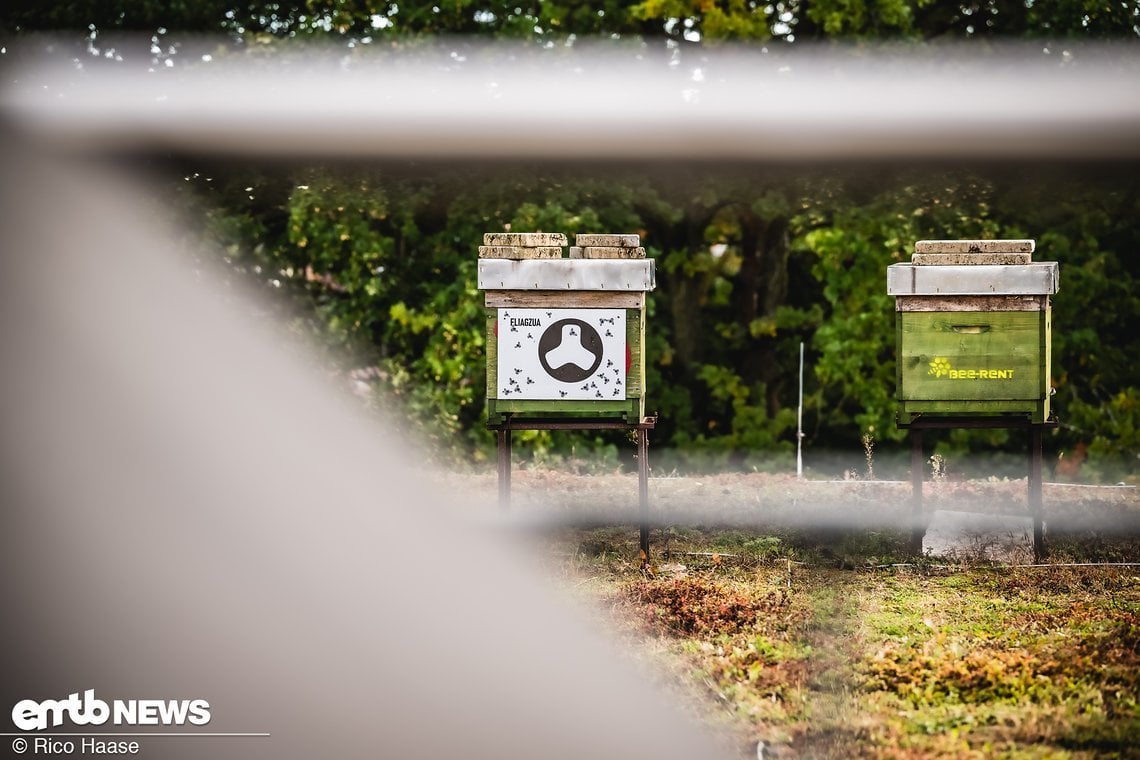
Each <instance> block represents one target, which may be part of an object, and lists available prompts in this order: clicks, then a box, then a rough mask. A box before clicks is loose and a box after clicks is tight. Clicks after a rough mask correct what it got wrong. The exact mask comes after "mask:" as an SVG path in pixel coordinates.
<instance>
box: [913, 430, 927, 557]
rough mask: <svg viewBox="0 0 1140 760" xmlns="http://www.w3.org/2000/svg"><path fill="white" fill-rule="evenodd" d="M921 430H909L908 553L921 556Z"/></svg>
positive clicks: (923, 527)
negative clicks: (909, 507)
mask: <svg viewBox="0 0 1140 760" xmlns="http://www.w3.org/2000/svg"><path fill="white" fill-rule="evenodd" d="M922 471H923V459H922V430H921V429H919V428H917V427H912V428H911V429H910V494H911V496H910V498H911V527H910V553H911V554H914V555H921V554H922V539H923V538H924V537H925V536H926V524H925V520H924V519H923V515H922Z"/></svg>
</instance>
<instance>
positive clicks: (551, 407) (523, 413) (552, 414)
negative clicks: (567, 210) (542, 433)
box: [479, 235, 654, 425]
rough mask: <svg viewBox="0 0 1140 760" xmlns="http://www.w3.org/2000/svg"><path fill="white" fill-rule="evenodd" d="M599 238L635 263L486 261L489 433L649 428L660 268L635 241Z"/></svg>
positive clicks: (482, 278)
mask: <svg viewBox="0 0 1140 760" xmlns="http://www.w3.org/2000/svg"><path fill="white" fill-rule="evenodd" d="M579 237H580V238H585V237H586V236H579ZM593 237H594V238H598V239H602V240H603V242H607V243H608V242H614V241H617V242H622V243H626V245H625V248H626V249H629V250H631V251H634V255H633V256H632V257H630V258H620V259H619V258H585V257H580V256H576V257H575V258H557V257H548V258H541V259H540V258H526V259H524V258H517V259H506V258H490V257H486V258H481V259H480V261H479V288H480V289H481V290H483V291H484V292H485V296H484V299H485V300H484V305H485V308H486V320H487V322H486V324H487V332H486V335H487V417H488V422H489V424H492V425H496V424H501V423H502V422H503V421H504V420H505V419H506V418H507V417H510V418H513V419H524V420H525V419H535V418H543V419H551V418H552V419H559V418H564V419H578V420H580V419H619V420H622V421H625V422H627V423H631V424H637V423H640V422H641V421H642V419H643V418H644V416H645V293H646V292H647V291H649V290H652V289H653V287H654V266H653V261H652V259H646V258H644V249H637V248H634V247H633V246H629V245H628V241H629V240H630V239H631V238H636V236H617V235H610V236H593ZM596 247H600V246H591V247H587V248H586V253H587V255H588V256H589V255H591V248H596ZM610 247H612V248H617V247H618V246H610ZM571 251H572V253H574V252H575V251H574V249H571ZM637 252H639V253H640V256H637V255H636V253H637ZM481 253H482V251H481ZM497 253H498V252H497Z"/></svg>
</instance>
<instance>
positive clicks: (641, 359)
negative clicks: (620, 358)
mask: <svg viewBox="0 0 1140 760" xmlns="http://www.w3.org/2000/svg"><path fill="white" fill-rule="evenodd" d="M625 345H626V349H627V350H628V351H629V359H630V361H629V372H628V373H626V378H625V396H626V398H638V397H640V396H642V395H644V388H645V310H644V309H626V310H625Z"/></svg>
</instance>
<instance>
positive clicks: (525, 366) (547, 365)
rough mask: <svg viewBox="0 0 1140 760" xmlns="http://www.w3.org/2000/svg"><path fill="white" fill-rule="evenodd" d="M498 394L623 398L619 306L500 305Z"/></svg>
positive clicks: (623, 343)
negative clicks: (557, 306)
mask: <svg viewBox="0 0 1140 760" xmlns="http://www.w3.org/2000/svg"><path fill="white" fill-rule="evenodd" d="M498 331H499V332H498V334H499V356H498V378H499V383H498V385H499V387H498V398H500V399H534V400H586V399H590V400H607V401H612V400H615V399H624V398H625V386H626V341H625V311H624V310H623V309H499V310H498Z"/></svg>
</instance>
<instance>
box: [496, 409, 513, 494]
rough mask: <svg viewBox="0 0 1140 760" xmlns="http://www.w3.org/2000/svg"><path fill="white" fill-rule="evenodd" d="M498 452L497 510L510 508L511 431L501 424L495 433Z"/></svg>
mask: <svg viewBox="0 0 1140 760" xmlns="http://www.w3.org/2000/svg"><path fill="white" fill-rule="evenodd" d="M495 437H496V443H497V444H498V451H499V509H501V510H503V511H504V512H506V511H507V510H509V509H510V508H511V429H510V427H509V426H508V425H507V424H505V423H504V424H503V426H502V427H500V428H499V429H498V430H497V431H496V433H495Z"/></svg>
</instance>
